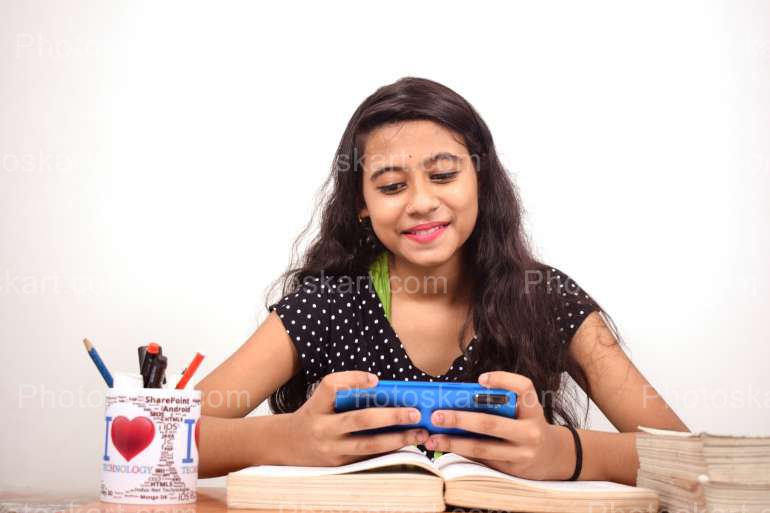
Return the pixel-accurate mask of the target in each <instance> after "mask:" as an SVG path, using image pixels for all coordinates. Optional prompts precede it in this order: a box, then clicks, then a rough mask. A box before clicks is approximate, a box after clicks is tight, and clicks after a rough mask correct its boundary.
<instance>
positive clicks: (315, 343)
mask: <svg viewBox="0 0 770 513" xmlns="http://www.w3.org/2000/svg"><path fill="white" fill-rule="evenodd" d="M551 271H552V273H553V276H551V277H549V278H548V280H549V283H550V286H551V287H556V288H559V289H560V290H562V292H561V293H560V295H561V296H562V298H561V301H560V303H559V304H560V305H561V308H560V309H559V311H558V312H557V316H556V321H557V323H558V325H559V330H560V333H561V334H562V343H564V344H566V343H568V342H569V341H570V340H571V339H572V336H573V335H574V333H575V332H576V331H577V329H578V327H579V326H580V323H581V322H582V321H583V319H584V318H585V317H586V316H587V315H588V314H589V313H590V312H591V311H593V310H599V306H598V305H597V304H596V303H595V302H594V300H593V299H592V298H591V297H590V296H589V295H588V294H587V293H586V292H585V291H583V290H582V289H581V288H580V287H579V286H578V285H577V283H575V282H574V281H573V280H571V279H570V278H569V277H568V276H567V275H566V274H564V273H563V272H561V271H559V270H558V269H556V268H551ZM273 310H275V311H276V313H277V314H278V316H279V317H280V319H281V321H282V322H283V325H284V327H285V328H286V333H288V334H289V337H290V338H291V340H292V342H293V343H294V346H295V348H296V350H297V354H298V355H299V358H300V361H301V363H302V367H303V369H304V372H305V378H306V381H307V383H308V384H309V385H314V384H315V383H316V382H318V381H319V380H321V379H322V378H323V377H324V376H325V375H327V374H329V373H332V372H340V371H346V370H364V371H367V372H371V373H373V374H376V375H377V376H378V377H380V378H381V379H392V380H400V381H457V380H458V378H459V377H460V373H461V371H462V370H463V364H464V362H466V361H467V357H466V356H465V355H460V356H458V357H457V358H456V359H455V361H454V362H453V363H452V365H451V366H450V367H449V370H447V372H446V373H444V374H440V375H437V376H434V375H430V374H427V373H426V372H424V371H422V370H421V369H419V368H417V367H416V366H415V365H414V363H413V362H412V361H411V360H410V358H409V355H408V354H407V353H406V350H405V349H404V346H403V345H402V344H401V341H400V340H399V338H398V335H397V334H396V332H395V331H394V329H393V327H392V325H391V324H390V322H389V321H388V319H387V318H386V316H385V311H384V310H383V306H382V303H381V302H380V301H379V299H378V296H377V293H376V291H375V288H374V285H373V283H372V281H371V277H369V276H368V275H365V276H357V277H355V279H354V278H351V277H336V276H333V275H322V276H319V277H314V278H307V279H306V280H305V281H304V283H303V284H302V286H301V287H300V288H299V289H298V290H297V291H296V292H294V293H291V294H288V295H286V296H284V297H283V298H281V299H280V301H278V302H277V303H273V304H271V305H270V306H269V307H268V311H269V312H272V311H273ZM475 343H476V336H475V335H474V336H473V338H472V340H471V341H470V343H469V344H468V347H467V349H466V351H473V347H474V344H475ZM308 393H311V390H308Z"/></svg>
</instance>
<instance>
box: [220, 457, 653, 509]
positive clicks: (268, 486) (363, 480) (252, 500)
mask: <svg viewBox="0 0 770 513" xmlns="http://www.w3.org/2000/svg"><path fill="white" fill-rule="evenodd" d="M227 505H228V507H230V508H247V509H273V510H275V509H281V510H283V509H286V508H290V509H292V510H293V511H296V510H299V509H301V510H305V511H357V512H363V511H372V512H374V511H394V512H395V511H410V512H412V511H413V512H443V511H445V510H446V507H447V505H453V506H459V507H462V508H484V509H494V510H503V511H528V512H548V513H560V512H564V513H597V512H613V513H657V511H658V494H657V493H656V492H655V491H653V490H648V489H645V488H637V487H634V486H627V485H623V484H619V483H612V482H609V481H532V480H528V479H522V478H519V477H514V476H511V475H509V474H506V473H504V472H499V471H497V470H495V469H492V468H489V467H487V466H486V465H482V464H480V463H478V462H475V461H472V460H469V459H467V458H464V457H462V456H460V455H457V454H452V453H446V454H443V455H442V456H440V457H438V458H436V459H435V460H433V461H431V460H430V459H429V458H428V457H427V456H425V454H423V453H422V451H420V449H418V448H417V447H416V446H414V445H409V446H406V447H403V448H401V449H399V450H398V451H395V452H391V453H388V454H384V455H381V456H376V457H374V458H370V459H367V460H362V461H357V462H355V463H351V464H348V465H342V466H339V467H292V466H277V465H260V466H256V467H249V468H245V469H243V470H239V471H237V472H231V473H230V474H229V475H228V476H227Z"/></svg>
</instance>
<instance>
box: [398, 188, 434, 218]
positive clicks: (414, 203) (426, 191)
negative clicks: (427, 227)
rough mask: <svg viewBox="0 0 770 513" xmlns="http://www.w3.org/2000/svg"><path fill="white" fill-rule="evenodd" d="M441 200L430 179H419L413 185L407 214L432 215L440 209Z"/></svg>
mask: <svg viewBox="0 0 770 513" xmlns="http://www.w3.org/2000/svg"><path fill="white" fill-rule="evenodd" d="M439 204H440V202H439V198H438V196H437V194H436V190H435V188H434V187H433V184H432V183H430V179H429V180H428V181H427V183H426V181H425V180H422V179H418V180H414V183H413V184H412V187H411V191H410V196H409V203H408V205H407V208H406V213H407V214H409V215H413V216H422V215H424V214H430V213H431V212H433V211H434V210H436V209H437V208H438V207H439Z"/></svg>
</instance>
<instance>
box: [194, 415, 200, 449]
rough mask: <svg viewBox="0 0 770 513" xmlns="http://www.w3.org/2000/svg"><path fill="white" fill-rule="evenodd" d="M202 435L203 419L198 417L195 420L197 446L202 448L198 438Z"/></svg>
mask: <svg viewBox="0 0 770 513" xmlns="http://www.w3.org/2000/svg"><path fill="white" fill-rule="evenodd" d="M200 437H201V419H198V420H197V421H196V422H195V448H196V449H200V444H199V443H198V439H199V438H200Z"/></svg>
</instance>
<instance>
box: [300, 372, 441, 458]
mask: <svg viewBox="0 0 770 513" xmlns="http://www.w3.org/2000/svg"><path fill="white" fill-rule="evenodd" d="M377 381H378V380H377V376H376V375H374V374H371V373H368V372H365V371H343V372H333V373H331V374H327V375H326V376H324V378H323V379H322V380H321V382H320V383H319V384H318V386H317V387H316V389H315V391H314V392H313V395H311V396H310V398H309V399H308V400H307V401H306V402H305V403H304V404H303V405H302V406H301V407H300V408H299V409H298V410H297V411H295V412H293V413H290V414H289V415H291V416H292V418H290V419H289V422H288V423H287V424H288V425H289V427H288V431H289V432H288V433H286V435H287V436H286V441H287V442H288V445H287V446H286V451H285V453H286V459H285V460H286V463H285V464H286V465H302V466H309V467H319V466H320V467H327V466H335V467H336V466H339V465H345V464H348V463H352V462H354V461H359V460H363V459H367V458H371V457H373V456H374V455H377V454H381V453H387V452H392V451H395V450H398V449H400V448H402V447H404V446H406V445H417V444H421V443H423V442H424V441H425V440H426V439H427V438H428V433H427V432H426V431H425V430H424V429H409V430H404V431H399V432H394V433H380V434H374V435H351V434H350V433H351V432H353V431H361V430H364V429H373V428H379V427H385V426H391V425H396V424H414V423H416V422H418V421H419V420H420V411H419V410H418V409H416V408H393V407H384V408H364V409H361V410H352V411H347V412H342V413H335V412H334V398H335V394H336V392H337V390H346V389H350V388H369V387H373V386H375V385H376V384H377ZM411 414H415V415H416V416H415V417H412V416H410V415H411Z"/></svg>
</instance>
